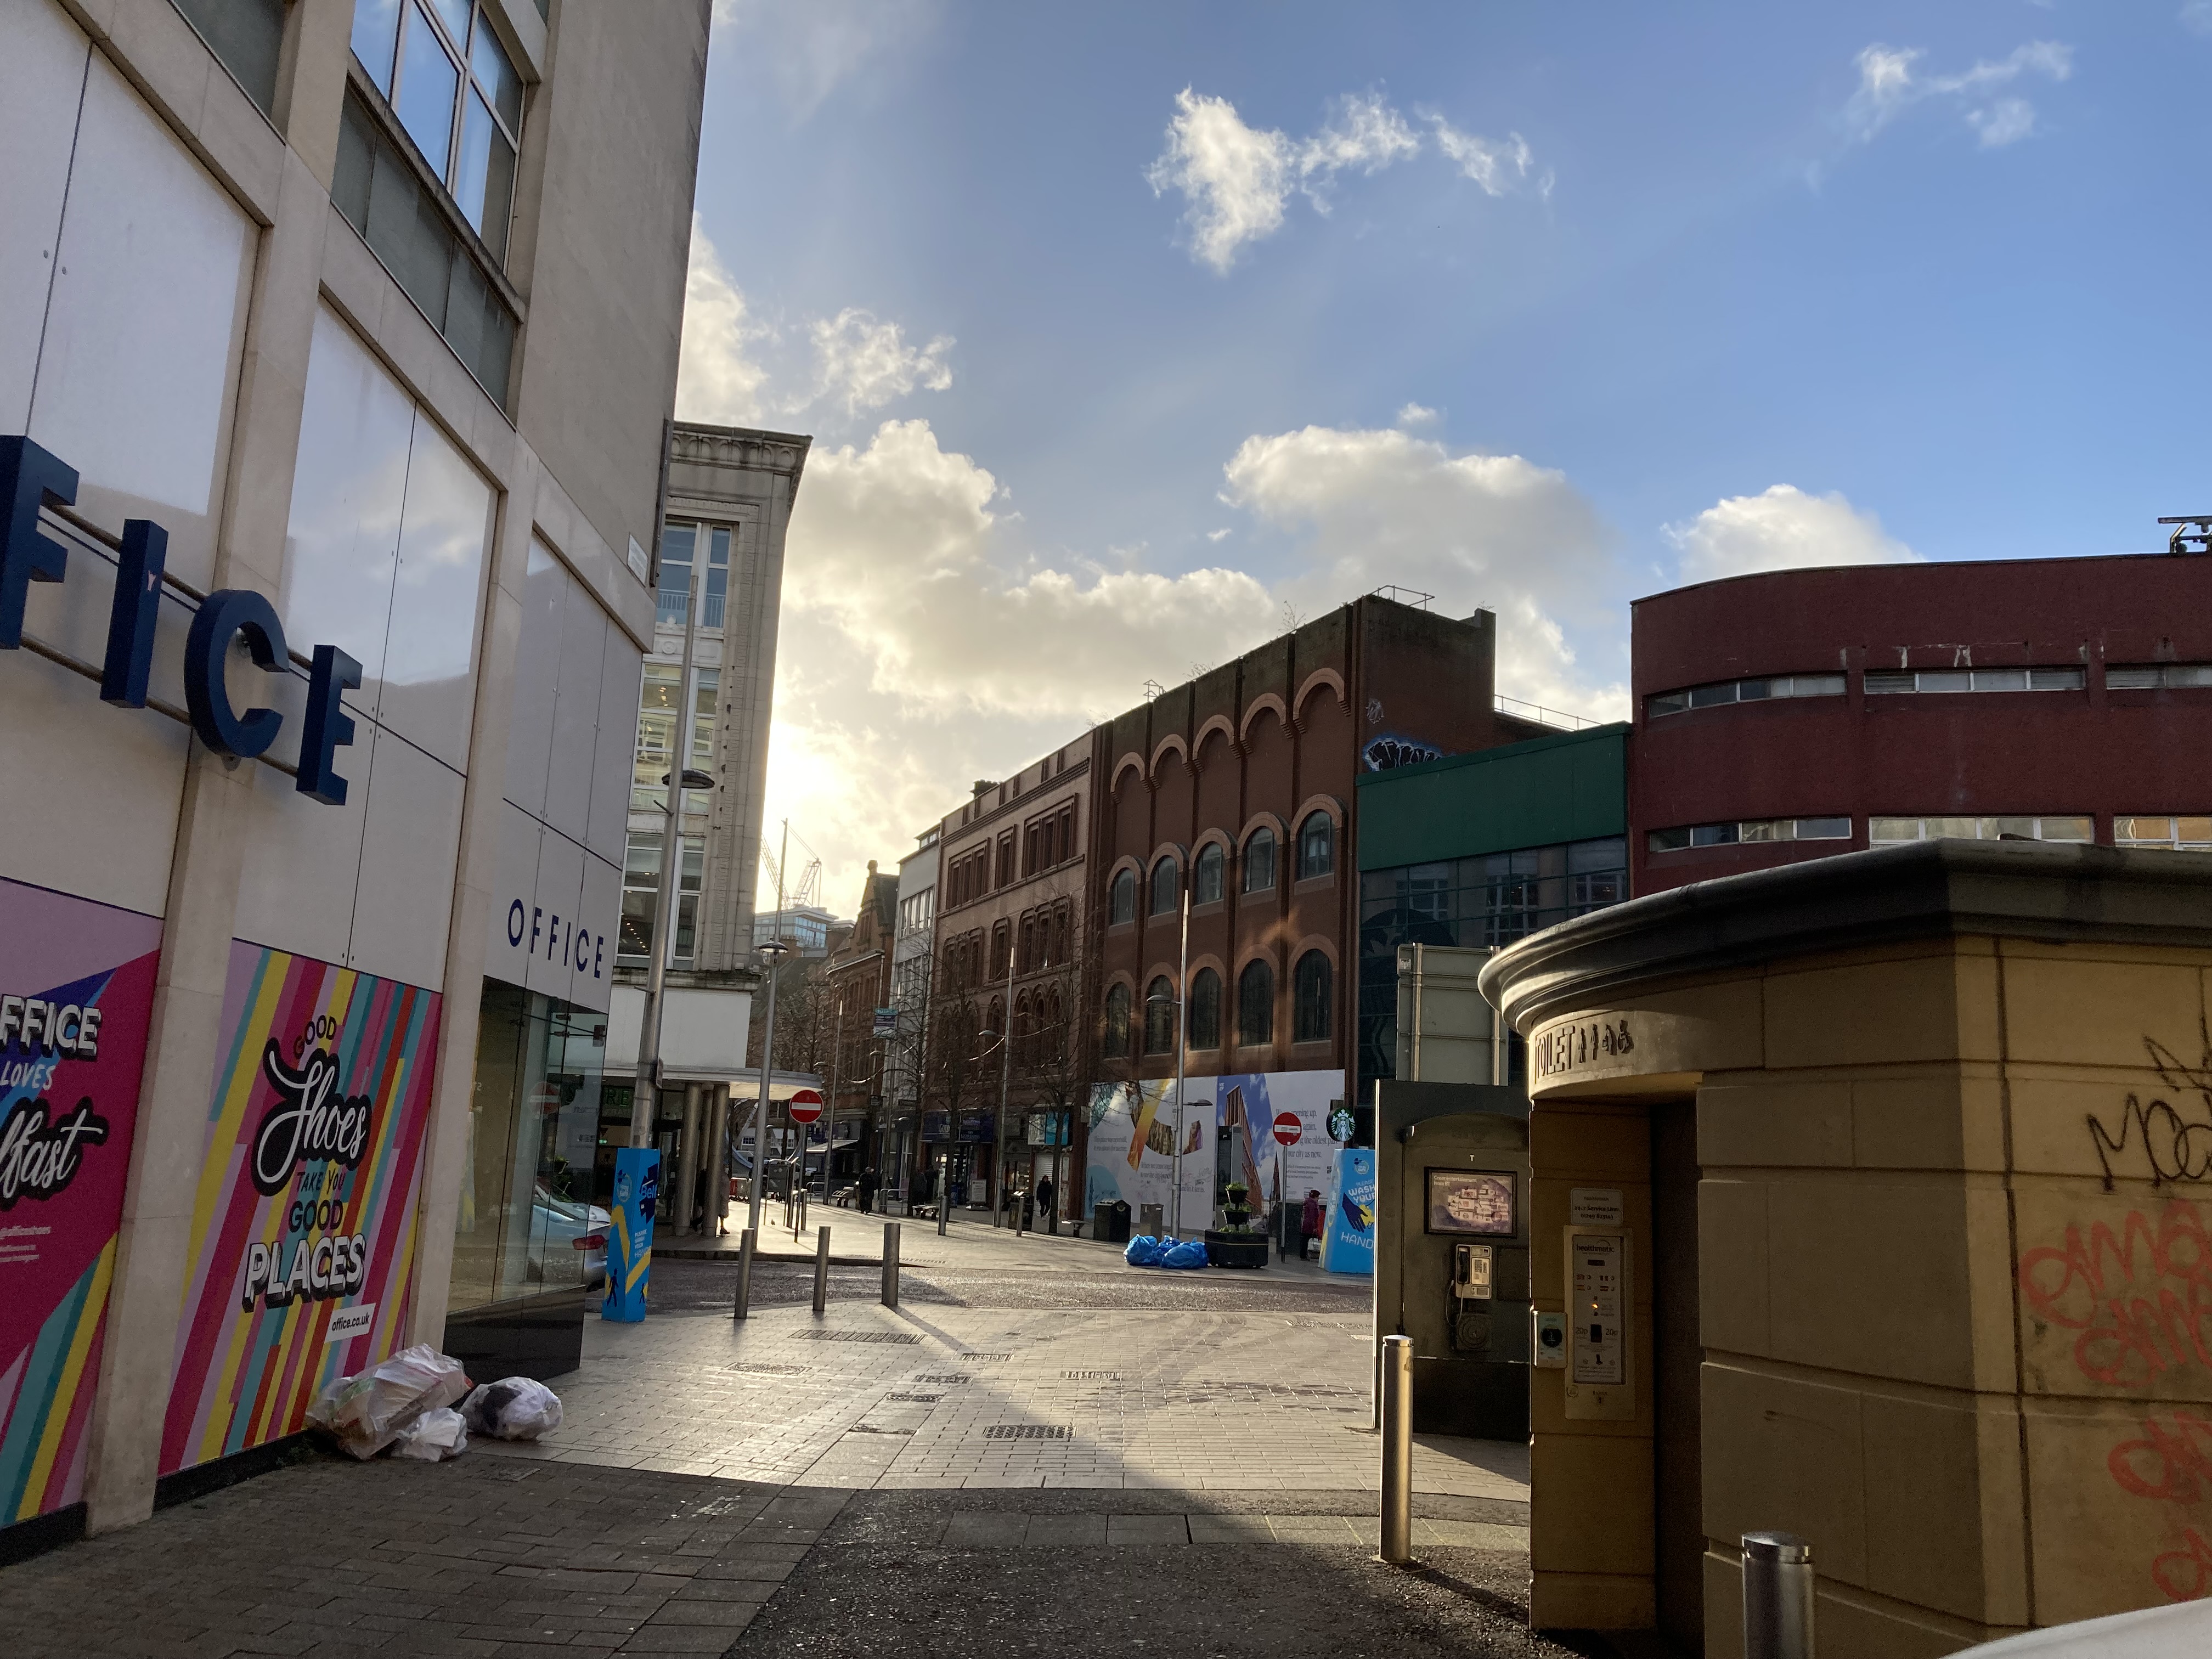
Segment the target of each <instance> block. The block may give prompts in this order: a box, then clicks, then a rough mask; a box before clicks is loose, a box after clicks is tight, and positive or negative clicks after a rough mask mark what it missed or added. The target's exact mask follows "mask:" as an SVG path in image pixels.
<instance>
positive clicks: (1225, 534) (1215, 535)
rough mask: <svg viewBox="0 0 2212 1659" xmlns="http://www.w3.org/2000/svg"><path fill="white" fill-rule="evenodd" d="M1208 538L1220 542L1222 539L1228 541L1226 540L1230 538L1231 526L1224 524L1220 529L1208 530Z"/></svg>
mask: <svg viewBox="0 0 2212 1659" xmlns="http://www.w3.org/2000/svg"><path fill="white" fill-rule="evenodd" d="M1228 539H1229V527H1228V526H1226V525H1224V526H1222V527H1221V528H1220V529H1218V530H1209V531H1207V532H1206V540H1208V541H1210V542H1220V541H1226V540H1228Z"/></svg>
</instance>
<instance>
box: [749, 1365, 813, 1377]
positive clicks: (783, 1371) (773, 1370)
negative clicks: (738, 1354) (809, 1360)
mask: <svg viewBox="0 0 2212 1659" xmlns="http://www.w3.org/2000/svg"><path fill="white" fill-rule="evenodd" d="M730 1369H731V1370H733V1371H750V1372H752V1373H753V1374H754V1375H755V1376H805V1375H806V1367H805V1366H804V1365H769V1364H758V1365H732V1366H731V1367H730Z"/></svg>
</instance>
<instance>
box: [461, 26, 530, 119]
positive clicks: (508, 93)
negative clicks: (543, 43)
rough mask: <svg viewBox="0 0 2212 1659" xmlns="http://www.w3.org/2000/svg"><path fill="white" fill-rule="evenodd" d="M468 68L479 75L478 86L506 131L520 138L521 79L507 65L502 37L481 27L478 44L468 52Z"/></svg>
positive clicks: (512, 68)
mask: <svg viewBox="0 0 2212 1659" xmlns="http://www.w3.org/2000/svg"><path fill="white" fill-rule="evenodd" d="M469 67H470V68H471V70H474V71H475V72H476V77H477V85H478V86H480V87H482V88H483V89H484V93H485V95H486V96H488V97H489V99H490V100H491V101H492V104H493V106H495V108H497V109H498V111H499V118H500V119H501V120H502V121H504V122H506V123H507V131H509V132H512V133H517V134H520V132H521V131H522V79H521V77H520V76H518V75H516V74H515V72H514V65H513V64H510V63H509V62H507V52H506V49H505V48H504V47H502V46H501V45H500V44H499V37H498V36H497V35H495V34H494V33H492V32H491V31H490V30H489V28H485V27H478V28H477V38H476V41H475V43H474V44H473V45H472V46H470V48H469Z"/></svg>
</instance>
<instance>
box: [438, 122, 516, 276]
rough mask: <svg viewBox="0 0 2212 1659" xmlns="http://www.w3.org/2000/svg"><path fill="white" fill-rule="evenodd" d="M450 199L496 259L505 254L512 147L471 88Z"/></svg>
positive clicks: (510, 199)
mask: <svg viewBox="0 0 2212 1659" xmlns="http://www.w3.org/2000/svg"><path fill="white" fill-rule="evenodd" d="M453 199H454V200H455V201H456V202H458V203H459V204H460V208H461V211H462V213H463V214H465V216H467V218H468V222H470V223H471V225H474V226H475V227H476V232H477V235H479V236H481V237H483V241H484V246H485V248H486V249H487V250H488V251H489V252H490V254H491V257H492V258H495V259H499V260H504V259H505V258H507V211H508V209H509V208H510V207H511V206H512V205H513V201H514V149H513V146H512V145H511V144H509V143H507V137H506V135H504V134H503V133H501V131H500V130H499V129H498V127H496V126H495V125H493V123H492V118H491V111H490V110H489V109H488V108H486V107H485V106H484V100H483V97H482V96H481V95H480V94H477V93H473V92H471V94H469V98H468V107H467V108H466V109H465V110H464V111H463V112H462V115H461V159H460V163H459V166H458V167H456V168H455V169H454V173H453Z"/></svg>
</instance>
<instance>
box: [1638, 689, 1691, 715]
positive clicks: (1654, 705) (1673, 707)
mask: <svg viewBox="0 0 2212 1659" xmlns="http://www.w3.org/2000/svg"><path fill="white" fill-rule="evenodd" d="M1644 706H1645V707H1646V708H1649V709H1650V711H1651V713H1652V714H1654V715H1655V716H1656V715H1659V714H1680V713H1681V712H1682V711H1683V710H1684V709H1685V708H1688V707H1689V706H1690V694H1689V693H1688V692H1686V691H1662V692H1661V693H1660V694H1659V695H1658V696H1656V697H1653V698H1651V699H1650V701H1649V702H1646V704H1645V705H1644Z"/></svg>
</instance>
